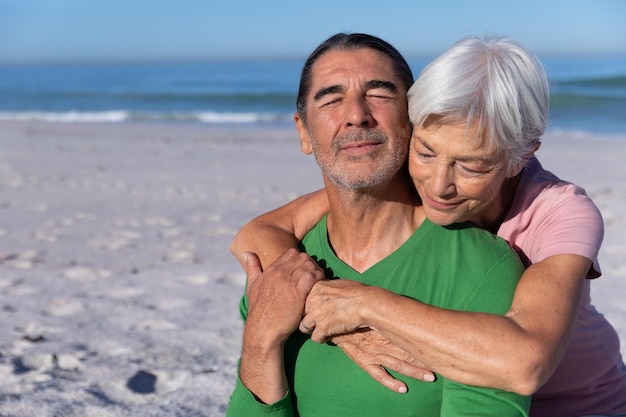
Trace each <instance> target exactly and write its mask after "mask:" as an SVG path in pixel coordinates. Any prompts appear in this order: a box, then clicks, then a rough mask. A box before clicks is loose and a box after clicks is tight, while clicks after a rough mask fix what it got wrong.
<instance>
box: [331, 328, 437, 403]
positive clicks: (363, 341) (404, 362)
mask: <svg viewBox="0 0 626 417" xmlns="http://www.w3.org/2000/svg"><path fill="white" fill-rule="evenodd" d="M332 342H333V343H335V344H336V345H337V346H339V347H340V348H341V350H343V351H344V353H345V354H346V355H347V356H348V357H349V358H350V359H352V360H353V361H354V363H356V364H357V365H358V366H359V367H360V368H362V369H363V370H364V371H365V372H367V373H368V374H369V375H370V376H371V377H372V378H374V379H375V380H376V381H378V382H379V383H380V384H381V385H383V386H384V387H386V388H388V389H390V390H392V391H394V392H400V393H405V392H407V386H406V384H405V383H404V382H402V381H400V380H398V379H396V378H394V377H393V376H392V375H390V374H389V372H387V369H388V370H390V371H394V372H397V373H399V374H402V375H406V376H408V377H411V378H414V379H418V380H420V381H424V382H432V381H434V380H435V375H434V374H433V373H432V372H430V371H428V370H426V369H424V368H423V366H424V365H423V364H422V363H420V362H419V361H418V360H417V359H416V358H415V357H414V356H412V355H411V354H409V353H408V352H406V351H405V350H403V349H400V348H399V347H397V346H396V345H394V344H393V343H391V341H389V339H387V338H385V337H384V336H382V335H381V334H379V333H378V332H376V331H375V330H372V329H369V328H368V329H360V330H358V331H356V332H353V333H350V334H344V335H339V336H335V337H333V338H332ZM385 368H386V369H385Z"/></svg>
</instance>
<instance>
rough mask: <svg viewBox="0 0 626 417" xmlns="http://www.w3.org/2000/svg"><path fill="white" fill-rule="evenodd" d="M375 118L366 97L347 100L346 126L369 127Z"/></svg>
mask: <svg viewBox="0 0 626 417" xmlns="http://www.w3.org/2000/svg"><path fill="white" fill-rule="evenodd" d="M373 121H374V118H373V117H372V112H371V111H370V108H369V105H368V103H367V101H366V100H365V97H353V98H350V99H348V100H347V106H346V125H347V126H356V127H369V126H371V125H372V124H373Z"/></svg>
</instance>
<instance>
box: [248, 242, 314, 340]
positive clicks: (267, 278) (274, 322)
mask: <svg viewBox="0 0 626 417" xmlns="http://www.w3.org/2000/svg"><path fill="white" fill-rule="evenodd" d="M245 257H246V274H247V276H248V288H247V294H248V300H249V309H248V318H247V320H246V327H249V326H248V325H254V327H255V328H256V329H258V330H259V332H261V333H263V334H264V337H266V338H270V339H275V340H278V341H280V342H284V341H286V340H287V338H288V337H289V336H290V335H291V333H293V332H294V331H295V330H296V329H297V328H298V324H299V323H300V320H301V319H302V315H303V313H304V305H305V301H306V297H307V295H308V294H309V291H311V288H312V287H313V285H314V284H315V283H316V282H318V281H321V280H323V279H324V271H323V270H322V269H321V268H320V267H319V266H318V265H317V263H315V261H314V260H313V259H312V258H311V257H310V256H309V255H307V254H306V253H302V252H300V251H298V250H296V249H288V250H287V251H285V252H284V253H283V254H282V255H281V256H280V257H278V259H276V261H274V262H273V263H272V264H271V265H270V266H269V267H268V268H267V269H266V270H265V271H262V270H261V264H260V263H259V259H258V257H257V256H256V255H255V254H253V253H250V252H248V253H246V254H245Z"/></svg>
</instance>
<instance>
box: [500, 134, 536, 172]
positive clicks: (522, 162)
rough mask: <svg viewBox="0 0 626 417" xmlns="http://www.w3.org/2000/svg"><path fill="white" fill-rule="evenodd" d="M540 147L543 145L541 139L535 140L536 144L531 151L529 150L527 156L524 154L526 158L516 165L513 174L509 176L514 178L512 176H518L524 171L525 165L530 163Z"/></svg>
mask: <svg viewBox="0 0 626 417" xmlns="http://www.w3.org/2000/svg"><path fill="white" fill-rule="evenodd" d="M540 147H541V142H539V141H537V142H535V144H534V145H533V149H532V150H531V151H530V152H528V153H527V154H526V156H524V158H523V159H522V160H521V161H520V162H519V163H518V164H517V165H516V166H515V168H514V169H513V172H511V175H509V176H508V177H509V178H512V177H516V176H518V175H519V173H520V172H522V169H524V167H525V166H526V164H527V163H528V160H529V159H530V158H532V157H533V156H534V155H535V152H537V151H538V150H539V148H540Z"/></svg>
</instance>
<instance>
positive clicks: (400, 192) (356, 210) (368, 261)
mask: <svg viewBox="0 0 626 417" xmlns="http://www.w3.org/2000/svg"><path fill="white" fill-rule="evenodd" d="M326 190H327V192H328V195H329V202H330V212H329V215H328V221H327V225H328V238H329V241H330V244H331V246H332V248H333V250H334V251H335V254H336V255H337V257H338V258H339V259H341V260H342V261H344V262H345V263H346V264H348V265H350V266H351V267H352V268H353V269H355V270H356V271H359V272H363V271H365V270H367V269H368V268H370V267H371V266H373V265H375V264H376V263H378V262H380V261H381V260H382V259H384V258H385V257H387V256H388V255H390V254H391V253H392V252H394V251H395V250H396V249H398V248H399V247H400V246H401V245H402V244H403V243H404V242H406V240H407V239H408V238H409V237H410V236H411V235H412V234H413V232H415V230H416V229H417V228H418V227H419V225H420V224H421V222H422V221H423V220H424V218H425V216H424V215H423V210H422V209H421V207H420V206H419V198H418V197H417V193H416V192H415V191H414V188H413V186H412V184H411V183H410V182H409V180H408V179H407V178H397V179H395V180H394V181H393V183H392V184H386V185H385V186H384V187H378V189H377V190H367V191H362V190H360V191H345V190H337V189H336V188H334V187H332V186H329V185H328V184H327V186H326Z"/></svg>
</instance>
